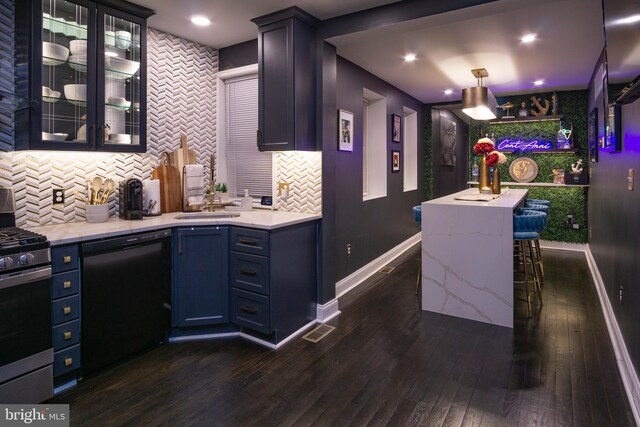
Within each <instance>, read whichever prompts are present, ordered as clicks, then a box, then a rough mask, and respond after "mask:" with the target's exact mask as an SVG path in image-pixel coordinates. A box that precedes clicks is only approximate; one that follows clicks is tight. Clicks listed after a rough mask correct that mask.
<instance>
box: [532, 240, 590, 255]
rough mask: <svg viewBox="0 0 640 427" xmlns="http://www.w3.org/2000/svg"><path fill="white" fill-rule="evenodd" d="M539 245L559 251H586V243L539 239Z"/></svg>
mask: <svg viewBox="0 0 640 427" xmlns="http://www.w3.org/2000/svg"><path fill="white" fill-rule="evenodd" d="M540 247H541V248H547V249H559V250H561V251H576V252H587V245H586V244H585V243H567V242H555V241H552V240H540Z"/></svg>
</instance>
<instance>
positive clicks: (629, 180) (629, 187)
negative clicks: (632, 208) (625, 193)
mask: <svg viewBox="0 0 640 427" xmlns="http://www.w3.org/2000/svg"><path fill="white" fill-rule="evenodd" d="M627 190H629V191H633V169H631V168H629V172H628V173H627Z"/></svg>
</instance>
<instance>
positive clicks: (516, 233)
mask: <svg viewBox="0 0 640 427" xmlns="http://www.w3.org/2000/svg"><path fill="white" fill-rule="evenodd" d="M546 219H547V214H546V213H544V212H538V211H535V210H531V209H520V210H518V211H517V212H516V213H515V215H514V216H513V239H514V241H515V243H516V244H517V246H518V249H519V252H520V254H521V255H522V264H523V267H524V284H525V290H526V293H527V309H528V313H529V317H531V292H532V289H531V288H532V286H531V285H530V281H529V276H531V281H532V282H533V292H535V293H537V294H538V299H539V301H540V306H541V307H542V289H541V287H540V276H541V275H540V268H539V265H538V263H537V262H536V258H535V251H534V248H533V241H534V240H535V239H539V238H540V232H541V231H542V229H543V228H544V225H545V222H546ZM529 267H530V268H531V271H529ZM516 283H521V282H516Z"/></svg>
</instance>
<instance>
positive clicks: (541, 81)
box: [533, 80, 544, 86]
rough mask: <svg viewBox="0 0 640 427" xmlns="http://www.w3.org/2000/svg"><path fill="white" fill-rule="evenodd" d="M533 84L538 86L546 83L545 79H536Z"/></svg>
mask: <svg viewBox="0 0 640 427" xmlns="http://www.w3.org/2000/svg"><path fill="white" fill-rule="evenodd" d="M533 84H534V85H536V86H542V85H543V84H544V80H536V81H535V82H533Z"/></svg>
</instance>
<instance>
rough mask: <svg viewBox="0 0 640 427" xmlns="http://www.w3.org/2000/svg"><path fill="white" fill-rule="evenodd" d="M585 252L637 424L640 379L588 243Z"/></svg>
mask: <svg viewBox="0 0 640 427" xmlns="http://www.w3.org/2000/svg"><path fill="white" fill-rule="evenodd" d="M585 254H586V256H587V263H588V264H589V270H591V276H592V277H593V281H594V283H595V284H596V290H597V291H598V298H599V299H600V305H601V307H602V314H603V315H604V320H605V323H606V324H607V330H608V332H609V338H610V339H611V345H612V346H613V351H614V353H615V356H616V362H617V364H618V370H619V371H620V376H621V377H622V383H623V384H624V389H625V391H626V392H627V398H628V399H629V406H631V411H632V412H633V417H634V418H635V421H636V425H640V381H638V374H637V373H636V370H635V368H634V366H633V362H632V361H631V357H630V356H629V352H628V351H627V346H626V344H625V343H624V338H623V337H622V332H621V331H620V327H619V326H618V321H617V320H616V317H615V315H614V314H613V308H612V307H611V302H610V301H609V298H608V297H607V291H606V289H605V287H604V281H603V280H602V276H601V275H600V271H599V270H598V265H597V264H596V261H595V259H594V258H593V255H592V254H591V248H590V247H589V245H586V250H585Z"/></svg>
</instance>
